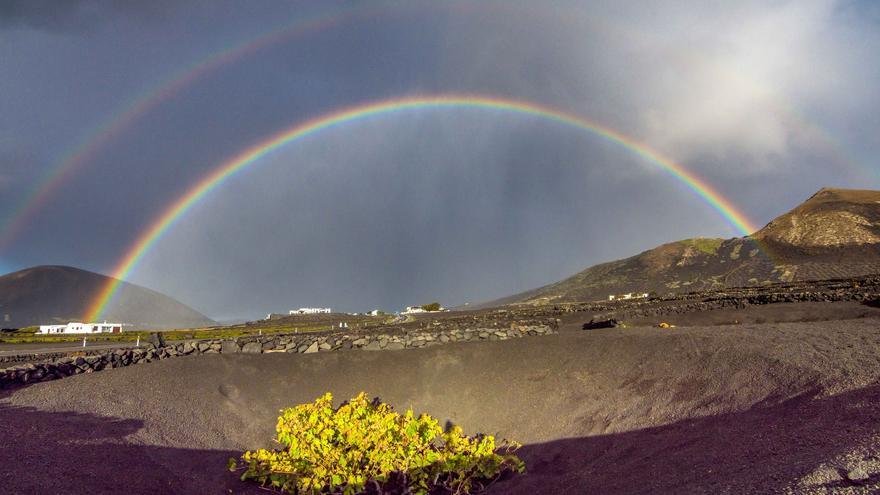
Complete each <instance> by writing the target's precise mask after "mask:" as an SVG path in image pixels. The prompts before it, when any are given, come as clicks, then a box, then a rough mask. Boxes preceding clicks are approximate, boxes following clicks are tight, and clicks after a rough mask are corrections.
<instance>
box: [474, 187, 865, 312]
mask: <svg viewBox="0 0 880 495" xmlns="http://www.w3.org/2000/svg"><path fill="white" fill-rule="evenodd" d="M874 273H880V191H864V190H852V189H822V190H820V191H819V192H817V193H816V194H814V195H813V196H812V197H810V198H809V199H808V200H807V201H805V202H804V203H802V204H801V205H800V206H798V207H797V208H795V209H793V210H791V211H789V212H788V213H786V214H784V215H782V216H780V217H778V218H776V219H775V220H773V221H772V222H770V223H769V224H767V226H765V227H764V228H763V229H761V230H759V231H758V232H755V233H754V234H752V235H751V236H749V237H740V238H734V239H705V238H698V239H687V240H683V241H678V242H672V243H669V244H664V245H662V246H659V247H656V248H654V249H651V250H648V251H645V252H643V253H640V254H638V255H636V256H633V257H631V258H626V259H622V260H618V261H611V262H608V263H602V264H600V265H596V266H593V267H590V268H588V269H586V270H584V271H582V272H580V273H578V274H576V275H574V276H572V277H569V278H567V279H565V280H562V281H560V282H557V283H554V284H550V285H547V286H544V287H540V288H538V289H535V290H531V291H528V292H523V293H520V294H516V295H513V296H510V297H506V298H503V299H499V300H496V301H492V302H490V303H486V304H485V305H481V306H495V305H502V304H512V303H527V304H541V303H552V302H562V301H589V300H597V299H606V298H607V297H608V295H609V294H619V293H626V292H651V291H654V292H657V293H660V294H663V293H668V292H676V291H685V292H686V291H692V290H703V289H710V288H720V287H725V286H728V287H730V286H744V285H757V284H763V283H769V282H789V281H795V280H819V279H828V278H843V277H855V276H860V275H867V274H874Z"/></svg>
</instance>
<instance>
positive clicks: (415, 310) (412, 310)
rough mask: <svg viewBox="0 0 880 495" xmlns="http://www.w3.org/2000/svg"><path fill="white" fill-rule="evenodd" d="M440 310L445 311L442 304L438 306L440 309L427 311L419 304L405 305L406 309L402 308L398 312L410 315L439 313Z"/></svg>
mask: <svg viewBox="0 0 880 495" xmlns="http://www.w3.org/2000/svg"><path fill="white" fill-rule="evenodd" d="M440 311H447V309H446V308H444V307H443V306H440V309H438V310H437V311H428V310H426V309H425V308H423V307H421V306H407V307H406V309H404V310H403V311H401V312H400V314H402V315H412V314H416V313H439V312H440Z"/></svg>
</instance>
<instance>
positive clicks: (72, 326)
mask: <svg viewBox="0 0 880 495" xmlns="http://www.w3.org/2000/svg"><path fill="white" fill-rule="evenodd" d="M37 333H39V334H46V335H48V334H72V333H122V323H107V322H106V321H105V322H104V323H80V322H76V321H72V322H70V323H68V324H66V325H40V330H39V331H37Z"/></svg>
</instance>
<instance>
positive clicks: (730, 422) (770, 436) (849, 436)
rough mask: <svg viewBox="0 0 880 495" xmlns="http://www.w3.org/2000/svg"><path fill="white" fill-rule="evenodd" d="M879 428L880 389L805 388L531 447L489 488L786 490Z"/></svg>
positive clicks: (501, 491) (568, 491) (839, 484)
mask: <svg viewBox="0 0 880 495" xmlns="http://www.w3.org/2000/svg"><path fill="white" fill-rule="evenodd" d="M878 433H880V385H874V386H870V387H867V388H862V389H858V390H855V391H852V392H849V393H844V394H840V395H836V396H832V397H826V398H816V397H815V395H814V394H805V395H801V396H799V397H795V398H793V399H789V400H786V401H784V402H782V403H778V404H775V405H769V404H766V403H765V404H757V405H755V406H754V407H752V408H751V409H749V410H747V411H745V412H741V413H732V414H723V415H717V416H711V417H706V418H700V419H689V420H683V421H679V422H676V423H672V424H669V425H665V426H660V427H655V428H648V429H643V430H636V431H630V432H625V433H617V434H610V435H599V436H592V437H584V438H574V439H565V440H558V441H553V442H548V443H543V444H533V445H527V446H525V447H523V448H522V449H521V450H520V452H519V454H520V456H521V457H522V458H523V460H525V461H526V465H527V466H528V471H529V472H528V473H527V474H525V475H522V476H518V477H515V478H512V479H510V480H509V481H504V482H500V483H498V484H496V485H495V486H494V487H493V489H492V491H491V493H493V494H496V495H497V494H528V495H534V494H538V493H553V494H560V495H561V494H583V493H602V494H629V493H632V494H635V493H781V492H784V491H785V488H786V487H789V486H791V487H795V485H796V483H797V480H798V479H800V478H801V477H803V476H804V475H806V474H807V473H809V472H811V471H812V470H814V469H815V468H817V467H818V466H819V465H820V464H821V463H823V462H826V461H829V460H831V459H832V458H833V457H835V456H838V455H840V454H844V453H846V452H849V451H851V450H852V449H853V448H854V447H857V446H860V445H864V444H865V443H867V442H870V441H872V437H873V436H874V435H877V434H878ZM840 470H841V471H843V472H845V469H840ZM876 477H877V474H876V473H875V474H874V475H873V476H872V477H871V480H872V481H874V480H875V478H876ZM829 486H834V487H837V488H840V487H844V486H853V484H852V483H851V482H849V481H848V480H845V479H844V480H841V481H837V482H835V483H833V484H832V485H825V487H826V488H827V487H829ZM866 493H867V492H866ZM870 493H876V492H870Z"/></svg>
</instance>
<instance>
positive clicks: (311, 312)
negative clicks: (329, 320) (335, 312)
mask: <svg viewBox="0 0 880 495" xmlns="http://www.w3.org/2000/svg"><path fill="white" fill-rule="evenodd" d="M331 312H332V311H330V308H299V309H296V310H293V309H291V310H290V314H292V315H320V314H329V313H331Z"/></svg>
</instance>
